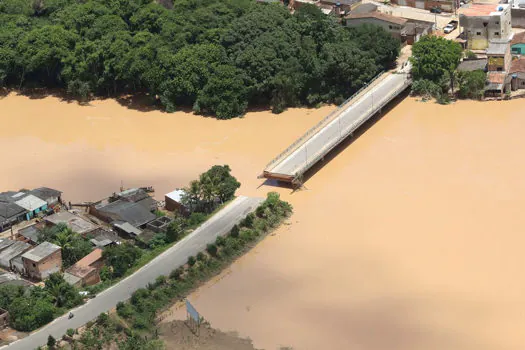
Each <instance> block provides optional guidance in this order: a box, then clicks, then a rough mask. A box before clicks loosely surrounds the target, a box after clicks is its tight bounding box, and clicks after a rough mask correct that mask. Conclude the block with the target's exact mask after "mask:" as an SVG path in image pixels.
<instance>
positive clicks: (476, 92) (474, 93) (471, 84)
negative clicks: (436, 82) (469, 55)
mask: <svg viewBox="0 0 525 350" xmlns="http://www.w3.org/2000/svg"><path fill="white" fill-rule="evenodd" d="M486 80H487V74H486V73H485V72H484V71H482V70H475V71H472V72H459V76H458V81H459V91H458V96H459V97H461V98H474V99H481V98H482V97H483V93H484V89H485V82H486Z"/></svg>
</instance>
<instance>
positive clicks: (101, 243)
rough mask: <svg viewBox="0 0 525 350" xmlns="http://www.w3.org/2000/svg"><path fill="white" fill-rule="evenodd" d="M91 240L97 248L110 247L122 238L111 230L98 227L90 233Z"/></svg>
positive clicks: (118, 242)
mask: <svg viewBox="0 0 525 350" xmlns="http://www.w3.org/2000/svg"><path fill="white" fill-rule="evenodd" d="M89 237H91V238H90V240H89V241H90V242H91V243H92V244H93V245H94V246H95V247H97V248H102V249H103V248H105V247H110V246H112V245H115V244H120V238H119V236H117V235H116V234H114V233H113V232H111V231H107V230H104V229H103V228H98V229H97V230H95V231H94V232H91V233H90V234H89Z"/></svg>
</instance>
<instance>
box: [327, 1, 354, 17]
mask: <svg viewBox="0 0 525 350" xmlns="http://www.w3.org/2000/svg"><path fill="white" fill-rule="evenodd" d="M358 2H359V0H320V1H319V3H320V4H319V6H320V7H321V8H323V7H325V8H328V9H330V8H331V9H333V11H331V13H332V14H334V15H336V16H345V15H347V14H349V13H350V11H351V10H352V6H353V5H354V4H356V3H358Z"/></svg>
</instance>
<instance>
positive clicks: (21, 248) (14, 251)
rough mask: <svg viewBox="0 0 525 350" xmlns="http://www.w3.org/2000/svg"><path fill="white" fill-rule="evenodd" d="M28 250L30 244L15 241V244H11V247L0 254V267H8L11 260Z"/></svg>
mask: <svg viewBox="0 0 525 350" xmlns="http://www.w3.org/2000/svg"><path fill="white" fill-rule="evenodd" d="M29 249H31V245H30V244H28V243H24V242H20V241H16V242H15V243H13V244H11V246H9V247H8V248H6V249H4V250H2V251H1V252H0V265H1V266H3V267H9V262H10V261H11V260H12V259H14V258H16V257H17V256H19V255H22V254H23V253H24V252H25V251H27V250H29Z"/></svg>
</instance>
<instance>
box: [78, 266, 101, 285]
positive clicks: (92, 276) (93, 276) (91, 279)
mask: <svg viewBox="0 0 525 350" xmlns="http://www.w3.org/2000/svg"><path fill="white" fill-rule="evenodd" d="M98 282H100V274H99V272H98V270H96V269H95V270H93V271H91V272H90V273H88V274H87V275H86V276H84V278H82V285H83V286H92V285H94V284H97V283H98Z"/></svg>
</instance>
